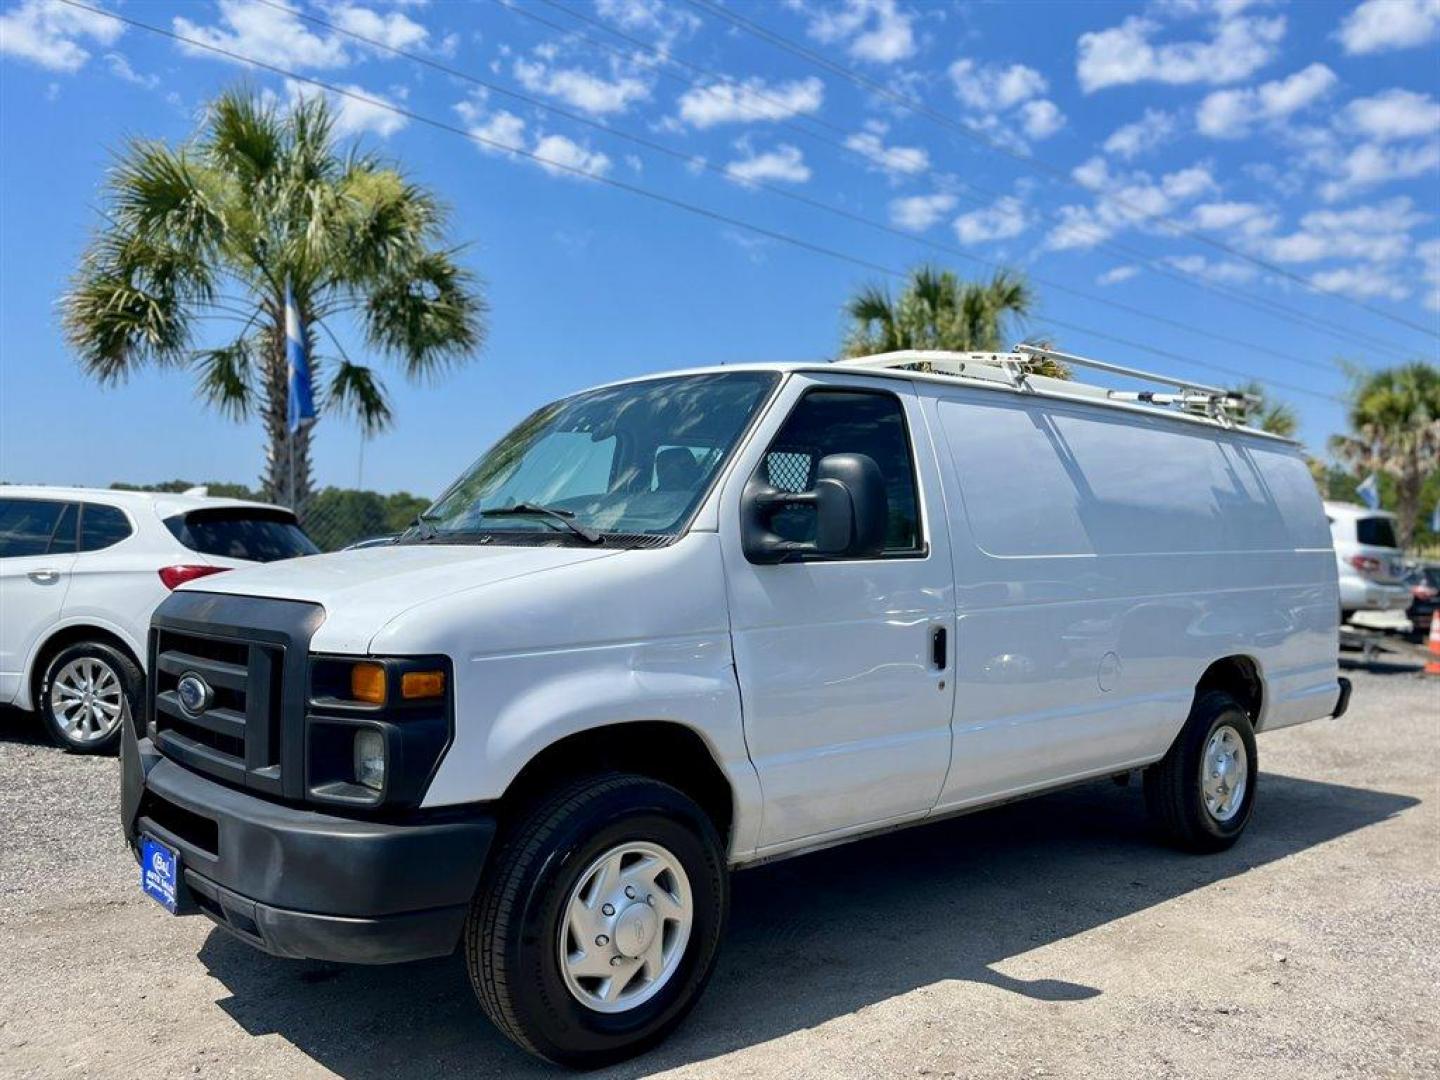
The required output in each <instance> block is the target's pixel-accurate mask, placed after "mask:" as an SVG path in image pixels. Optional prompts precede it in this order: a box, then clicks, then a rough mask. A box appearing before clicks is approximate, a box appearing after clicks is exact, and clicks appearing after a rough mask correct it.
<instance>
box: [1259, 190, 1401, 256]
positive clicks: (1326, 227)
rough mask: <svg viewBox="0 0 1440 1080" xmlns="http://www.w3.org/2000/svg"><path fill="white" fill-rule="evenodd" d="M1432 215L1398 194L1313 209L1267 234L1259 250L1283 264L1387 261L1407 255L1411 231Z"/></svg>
mask: <svg viewBox="0 0 1440 1080" xmlns="http://www.w3.org/2000/svg"><path fill="white" fill-rule="evenodd" d="M1428 220H1430V215H1428V214H1426V213H1424V212H1422V211H1419V210H1417V209H1416V208H1415V202H1414V200H1413V199H1411V198H1409V197H1408V196H1404V195H1401V196H1397V197H1395V198H1393V199H1387V200H1385V201H1384V202H1380V203H1373V204H1371V205H1368V206H1355V207H1351V208H1350V209H1348V210H1312V211H1310V212H1309V213H1308V214H1305V215H1304V216H1303V217H1301V218H1300V224H1299V228H1298V229H1296V230H1295V231H1294V232H1291V233H1287V234H1285V235H1278V236H1274V237H1271V238H1269V239H1267V240H1266V241H1265V242H1264V245H1263V247H1262V248H1261V250H1262V251H1263V253H1264V254H1265V255H1266V256H1268V257H1269V258H1270V259H1272V260H1274V261H1275V262H1282V263H1304V262H1317V261H1319V260H1321V259H1365V260H1367V261H1370V262H1389V261H1393V260H1395V259H1399V258H1402V257H1404V256H1405V255H1407V254H1409V252H1410V250H1411V246H1412V243H1411V238H1410V232H1411V230H1412V229H1414V228H1415V227H1416V226H1419V225H1422V224H1424V223H1425V222H1426V221H1428Z"/></svg>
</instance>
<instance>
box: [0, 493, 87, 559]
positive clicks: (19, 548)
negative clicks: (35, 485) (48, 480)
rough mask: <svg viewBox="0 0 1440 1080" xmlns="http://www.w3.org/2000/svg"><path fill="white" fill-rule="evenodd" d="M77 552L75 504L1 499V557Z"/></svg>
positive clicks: (39, 500)
mask: <svg viewBox="0 0 1440 1080" xmlns="http://www.w3.org/2000/svg"><path fill="white" fill-rule="evenodd" d="M74 550H75V504H74V503H64V502H58V501H52V500H50V499H0V558H17V557H20V556H24V555H50V554H59V553H61V552H71V551H74Z"/></svg>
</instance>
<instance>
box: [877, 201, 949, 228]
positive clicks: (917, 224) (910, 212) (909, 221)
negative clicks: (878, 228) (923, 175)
mask: <svg viewBox="0 0 1440 1080" xmlns="http://www.w3.org/2000/svg"><path fill="white" fill-rule="evenodd" d="M955 203H956V199H955V196H954V195H946V194H943V193H936V194H934V195H907V196H905V197H904V198H900V199H892V200H891V202H890V223H891V224H892V225H894V226H895V227H896V228H897V229H909V230H910V231H911V232H924V231H925V230H926V229H928V228H930V227H931V226H932V225H934V224H935V223H936V222H937V221H939V220H940V219H941V218H943V217H944V216H945V215H946V214H948V213H950V211H951V210H953V209H955Z"/></svg>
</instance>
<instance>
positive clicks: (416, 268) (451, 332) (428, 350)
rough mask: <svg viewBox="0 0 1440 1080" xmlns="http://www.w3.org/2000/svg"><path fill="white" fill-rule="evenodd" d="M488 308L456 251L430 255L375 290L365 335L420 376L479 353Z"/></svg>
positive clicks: (366, 314) (413, 375) (403, 268)
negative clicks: (455, 254)
mask: <svg viewBox="0 0 1440 1080" xmlns="http://www.w3.org/2000/svg"><path fill="white" fill-rule="evenodd" d="M488 310H489V308H488V305H486V303H485V301H484V300H483V299H482V298H481V296H480V293H479V291H478V289H476V287H475V277H474V275H473V274H472V273H471V272H470V271H469V270H467V269H466V268H465V267H464V266H462V265H461V264H460V263H459V262H458V261H457V260H456V259H455V257H454V252H451V251H429V252H426V253H425V254H423V255H421V256H420V257H419V258H416V259H414V260H413V261H410V262H408V263H407V264H405V265H402V266H400V267H397V268H395V269H394V270H392V271H391V272H390V273H389V274H388V275H387V276H386V277H384V278H383V279H382V280H381V281H380V282H379V283H378V284H377V285H376V286H375V287H374V288H372V289H371V290H370V293H369V301H368V303H367V304H366V307H365V312H364V322H365V334H366V338H367V340H368V341H369V343H370V344H371V345H372V346H374V347H375V348H377V349H380V350H381V351H383V352H386V353H389V354H391V355H392V356H395V357H397V358H398V359H399V360H400V361H401V362H402V363H403V364H404V366H405V374H406V375H407V376H409V377H410V378H412V379H413V378H420V377H423V376H426V375H431V374H434V373H436V372H438V371H441V370H443V369H444V368H446V367H447V366H449V365H450V364H452V363H455V362H457V361H460V360H462V359H464V358H466V357H467V356H471V355H473V354H474V353H475V352H477V351H478V350H479V349H480V348H481V346H482V345H483V344H484V342H485V314H486V312H487V311H488Z"/></svg>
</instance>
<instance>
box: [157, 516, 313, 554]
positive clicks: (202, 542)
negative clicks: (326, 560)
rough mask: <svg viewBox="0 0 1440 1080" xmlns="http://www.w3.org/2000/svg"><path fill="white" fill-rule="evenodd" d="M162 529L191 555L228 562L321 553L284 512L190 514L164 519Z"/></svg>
mask: <svg viewBox="0 0 1440 1080" xmlns="http://www.w3.org/2000/svg"><path fill="white" fill-rule="evenodd" d="M165 527H166V528H168V529H169V530H170V532H171V533H173V534H174V536H175V539H176V540H179V541H180V543H182V544H184V545H185V546H186V547H187V548H189V549H190V550H191V551H198V552H200V553H201V554H202V555H219V556H222V557H224V558H227V559H248V560H250V561H251V562H276V561H277V560H279V559H293V558H295V557H296V556H298V555H314V554H316V553H317V552H319V550H320V549H319V548H317V547H316V546H315V544H314V542H313V541H312V540H311V539H310V538H309V537H308V536H306V535H305V533H304V532H303V531H302V530H301V528H300V526H299V525H298V524H296V522H295V519H294V518H293V517H291V516H290V515H289V514H288V513H286V512H285V511H284V510H252V509H250V508H249V507H243V506H242V507H224V508H220V509H216V510H191V511H190V512H189V513H188V514H177V515H176V516H175V517H172V518H166V519H165Z"/></svg>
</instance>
